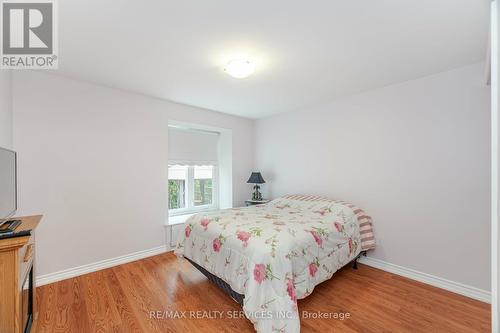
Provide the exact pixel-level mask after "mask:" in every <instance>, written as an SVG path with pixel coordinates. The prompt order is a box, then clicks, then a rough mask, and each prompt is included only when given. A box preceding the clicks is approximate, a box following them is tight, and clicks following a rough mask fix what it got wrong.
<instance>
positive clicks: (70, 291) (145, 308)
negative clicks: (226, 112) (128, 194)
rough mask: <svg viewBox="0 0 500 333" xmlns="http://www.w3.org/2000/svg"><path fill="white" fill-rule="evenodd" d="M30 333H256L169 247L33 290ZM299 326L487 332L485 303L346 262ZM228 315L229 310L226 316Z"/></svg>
mask: <svg viewBox="0 0 500 333" xmlns="http://www.w3.org/2000/svg"><path fill="white" fill-rule="evenodd" d="M37 300H38V306H39V307H38V310H39V311H38V314H37V319H36V320H35V323H34V327H33V328H34V330H33V332H47V333H53V332H120V333H122V332H179V333H181V332H182V333H184V332H254V330H253V326H252V325H251V324H250V322H249V321H248V320H247V319H245V318H238V319H234V318H229V316H231V317H235V315H234V314H235V313H236V314H238V313H239V312H226V311H241V308H240V306H239V305H238V304H237V303H235V302H234V301H233V300H232V299H230V298H229V297H228V296H226V294H224V293H223V292H222V291H221V290H219V289H218V287H216V286H214V285H213V284H211V283H210V282H208V281H207V279H206V278H205V277H204V276H203V275H202V274H201V273H199V272H198V271H197V270H195V269H194V268H193V267H192V266H191V265H190V264H189V263H187V262H185V261H184V262H180V261H179V260H178V259H177V258H176V257H175V256H174V255H173V254H172V253H166V254H162V255H158V256H155V257H151V258H147V259H143V260H140V261H136V262H133V263H129V264H125V265H121V266H117V267H113V268H110V269H106V270H102V271H99V272H95V273H91V274H87V275H83V276H79V277H76V278H72V279H68V280H64V281H60V282H56V283H53V284H50V285H46V286H42V287H40V288H38V289H37ZM298 305H299V311H301V312H302V311H308V312H309V313H314V312H317V311H322V312H330V313H333V312H337V313H340V312H341V313H349V314H350V318H349V319H344V320H340V319H305V318H302V319H301V323H302V329H301V332H489V331H490V306H489V305H488V304H485V303H482V302H478V301H475V300H472V299H469V298H467V297H463V296H460V295H457V294H453V293H450V292H447V291H444V290H441V289H438V288H434V287H431V286H428V285H425V284H422V283H418V282H415V281H412V280H409V279H406V278H403V277H400V276H397V275H394V274H390V273H386V272H383V271H380V270H377V269H374V268H371V267H368V266H365V265H359V269H358V270H353V269H352V268H351V267H345V268H343V269H342V270H340V271H339V272H337V273H336V274H335V275H334V276H333V278H332V279H330V280H329V281H326V282H324V283H322V284H321V285H319V286H317V287H316V289H315V290H314V292H313V294H312V295H310V296H309V297H307V298H305V299H303V300H299V302H298ZM151 311H187V313H186V314H187V315H188V316H189V311H207V312H201V313H199V315H200V314H201V316H207V315H209V314H210V312H209V311H224V313H225V315H224V318H222V319H208V318H204V319H182V318H178V319H167V318H164V319H161V318H160V319H155V318H151V315H150V312H151ZM229 313H232V315H229Z"/></svg>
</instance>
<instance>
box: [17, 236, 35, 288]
mask: <svg viewBox="0 0 500 333" xmlns="http://www.w3.org/2000/svg"><path fill="white" fill-rule="evenodd" d="M34 255H35V236H34V235H31V236H30V238H29V240H28V242H27V243H26V245H24V246H23V247H22V248H20V249H19V274H20V279H21V281H23V280H24V277H25V276H26V274H27V273H28V270H29V268H30V267H31V262H32V261H33V256H34Z"/></svg>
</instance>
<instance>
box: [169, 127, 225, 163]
mask: <svg viewBox="0 0 500 333" xmlns="http://www.w3.org/2000/svg"><path fill="white" fill-rule="evenodd" d="M218 145H219V134H218V133H214V132H206V131H198V130H192V129H182V128H177V127H169V128H168V161H169V164H171V165H217V161H218Z"/></svg>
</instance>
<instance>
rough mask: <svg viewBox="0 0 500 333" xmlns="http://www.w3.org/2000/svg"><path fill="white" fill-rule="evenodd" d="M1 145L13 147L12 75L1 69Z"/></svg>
mask: <svg viewBox="0 0 500 333" xmlns="http://www.w3.org/2000/svg"><path fill="white" fill-rule="evenodd" d="M0 147H4V148H12V77H11V72H10V70H5V69H3V70H0Z"/></svg>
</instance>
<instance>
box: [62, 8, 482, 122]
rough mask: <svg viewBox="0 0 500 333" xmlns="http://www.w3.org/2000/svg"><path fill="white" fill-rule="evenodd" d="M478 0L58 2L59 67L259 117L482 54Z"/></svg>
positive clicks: (78, 75) (93, 79)
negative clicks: (245, 68)
mask: <svg viewBox="0 0 500 333" xmlns="http://www.w3.org/2000/svg"><path fill="white" fill-rule="evenodd" d="M489 3H490V1H489V0H324V1H303V0H302V1H294V0H283V1H282V0H279V1H277V0H273V1H271V0H266V1H264V0H253V1H237V0H212V1H207V0H198V1H195V0H176V1H173V0H150V1H138V0H134V1H132V0H120V1H116V0H115V1H111V0H64V1H59V12H60V14H59V18H60V21H59V22H60V23H59V27H60V28H59V31H60V58H59V59H60V69H59V73H60V74H62V75H65V76H70V77H75V78H80V79H84V80H88V81H91V82H95V83H99V84H104V85H107V86H112V87H116V88H121V89H126V90H130V91H135V92H139V93H143V94H146V95H151V96H156V97H160V98H163V99H168V100H172V101H176V102H180V103H185V104H190V105H195V106H199V107H203V108H207V109H211V110H216V111H221V112H225V113H230V114H234V115H239V116H244V117H249V118H259V117H264V116H268V115H272V114H275V113H279V112H286V111H291V110H295V109H299V108H304V107H307V106H310V105H314V104H318V103H322V102H324V101H327V100H331V99H333V98H335V97H339V96H342V95H347V94H352V93H356V92H360V91H364V90H368V89H373V88H376V87H381V86H384V85H388V84H391V83H396V82H400V81H405V80H409V79H414V78H418V77H422V76H426V75H429V74H433V73H437V72H441V71H445V70H449V69H452V68H456V67H460V66H463V65H467V64H472V63H475V62H480V61H483V60H484V59H485V55H486V49H487V38H488V24H489V23H488V17H489V14H488V13H489ZM238 54H242V55H246V56H248V57H250V58H251V59H253V60H254V61H255V62H256V66H257V69H256V72H255V73H254V74H253V75H252V76H250V77H248V78H246V79H242V80H238V79H234V78H232V77H230V76H229V75H227V74H225V73H224V72H223V70H222V67H223V65H224V63H225V61H227V60H228V59H229V58H231V57H232V56H234V55H238Z"/></svg>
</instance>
